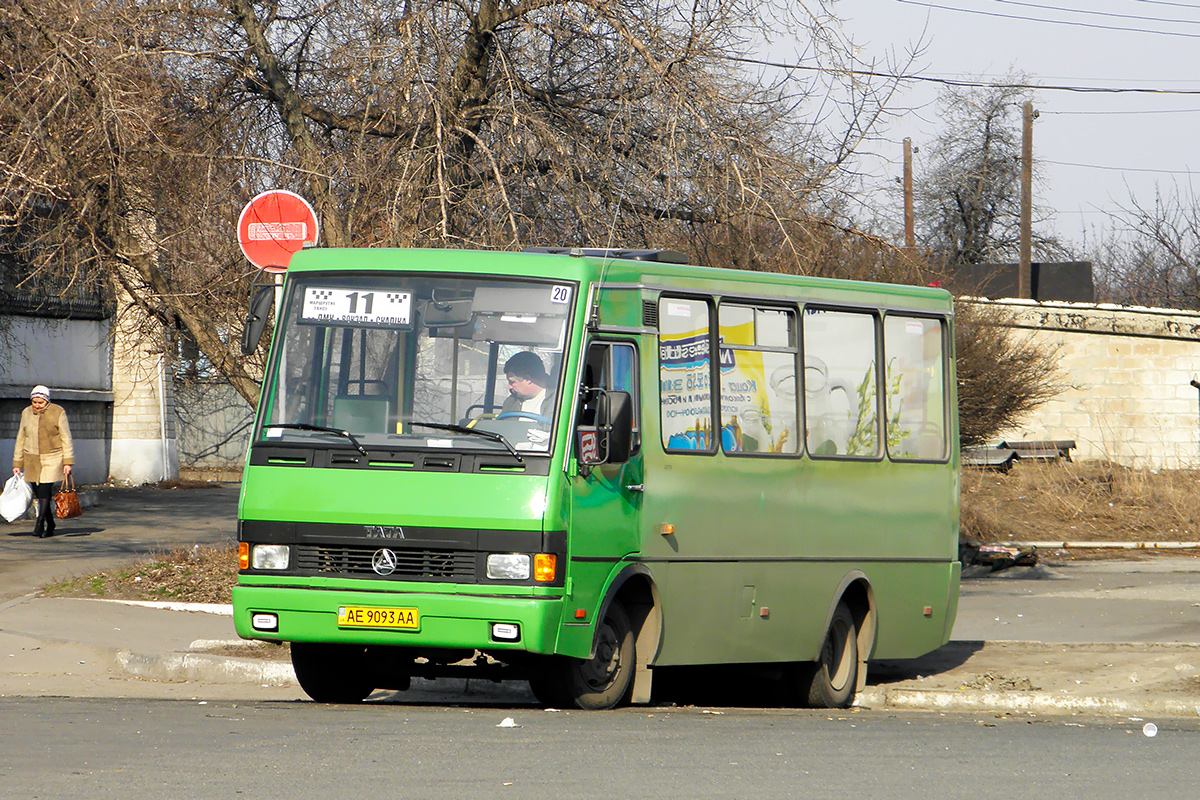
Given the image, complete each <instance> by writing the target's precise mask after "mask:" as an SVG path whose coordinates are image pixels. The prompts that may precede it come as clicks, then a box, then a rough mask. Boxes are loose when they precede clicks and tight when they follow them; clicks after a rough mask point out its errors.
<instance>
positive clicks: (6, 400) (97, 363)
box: [0, 316, 113, 484]
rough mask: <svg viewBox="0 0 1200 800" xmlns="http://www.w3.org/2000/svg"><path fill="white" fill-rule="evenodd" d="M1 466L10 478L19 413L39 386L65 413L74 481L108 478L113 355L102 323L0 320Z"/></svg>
mask: <svg viewBox="0 0 1200 800" xmlns="http://www.w3.org/2000/svg"><path fill="white" fill-rule="evenodd" d="M0 329H2V332H0V468H2V470H3V474H6V475H7V474H9V470H10V469H11V464H12V454H13V446H14V445H15V444H16V438H17V428H18V426H19V425H20V422H21V411H22V409H24V408H25V407H26V406H28V405H29V390H30V389H32V388H33V387H34V386H35V385H37V384H39V383H42V384H45V385H46V386H48V387H50V390H51V391H50V393H51V399H52V400H53V401H54V402H55V403H58V404H59V405H61V406H62V407H63V408H64V409H65V410H66V412H67V419H68V420H69V422H70V425H71V435H72V439H73V441H74V444H75V479H76V481H77V482H78V483H81V484H87V483H103V482H104V481H105V480H107V479H108V465H109V454H110V448H109V428H110V427H111V419H112V406H113V393H112V377H111V375H112V351H111V348H110V346H109V339H110V335H109V329H110V324H109V322H108V321H107V320H101V321H91V320H58V319H45V318H41V317H25V316H4V317H3V318H0Z"/></svg>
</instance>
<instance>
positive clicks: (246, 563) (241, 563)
mask: <svg viewBox="0 0 1200 800" xmlns="http://www.w3.org/2000/svg"><path fill="white" fill-rule="evenodd" d="M238 569H250V543H249V542H238Z"/></svg>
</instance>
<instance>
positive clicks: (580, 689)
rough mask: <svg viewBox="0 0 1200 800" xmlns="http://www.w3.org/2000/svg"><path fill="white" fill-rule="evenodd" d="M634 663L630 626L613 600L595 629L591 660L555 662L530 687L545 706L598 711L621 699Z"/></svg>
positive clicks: (625, 690)
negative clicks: (594, 642)
mask: <svg viewBox="0 0 1200 800" xmlns="http://www.w3.org/2000/svg"><path fill="white" fill-rule="evenodd" d="M636 663H637V661H636V654H635V651H634V636H633V626H632V625H631V624H630V622H629V615H628V614H626V613H625V609H624V608H622V607H621V604H620V603H619V602H617V601H615V600H614V601H613V603H612V604H611V605H610V606H609V607H608V610H607V611H606V612H605V613H604V619H603V620H601V622H600V625H599V627H598V628H597V630H596V646H595V652H594V653H593V654H592V657H591V658H588V659H580V658H562V659H556V660H555V661H554V662H553V663H552V664H549V665H547V666H546V668H545V669H544V670H543V671H542V672H541V673H539V674H538V675H537V677H535V678H534V679H532V680H531V681H530V685H531V686H532V688H533V692H534V696H535V697H537V699H538V700H539V701H540V702H542V703H543V704H545V705H552V706H553V705H564V706H574V707H576V708H582V709H585V710H589V711H600V710H604V709H608V708H613V707H615V706H616V705H617V704H619V703H620V702H621V701H622V700H624V699H625V696H626V695H627V694H628V693H629V685H630V682H631V681H632V679H633V671H634V667H635V665H636Z"/></svg>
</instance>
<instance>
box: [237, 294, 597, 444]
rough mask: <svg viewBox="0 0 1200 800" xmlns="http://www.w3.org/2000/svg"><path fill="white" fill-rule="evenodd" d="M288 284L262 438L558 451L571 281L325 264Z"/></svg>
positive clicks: (314, 441)
mask: <svg viewBox="0 0 1200 800" xmlns="http://www.w3.org/2000/svg"><path fill="white" fill-rule="evenodd" d="M289 286H290V288H289V290H288V292H287V296H286V298H285V301H284V308H283V313H282V315H281V317H280V319H281V326H282V328H281V333H280V334H279V336H278V338H279V339H280V343H279V346H278V347H277V349H276V351H275V362H274V363H273V364H272V367H271V370H270V372H269V378H268V390H267V392H266V393H265V394H264V413H263V414H262V415H260V419H261V420H262V428H261V430H260V433H259V436H260V439H266V440H271V441H276V442H279V441H285V442H299V441H303V442H304V443H306V444H309V445H325V446H345V445H346V444H347V439H346V437H345V436H344V435H343V433H342V432H346V433H350V434H352V435H353V438H354V440H356V441H358V442H361V444H362V446H363V447H364V448H366V449H367V450H370V449H371V448H372V447H375V448H379V447H389V446H390V447H397V446H401V447H403V446H425V447H439V448H451V449H459V448H461V449H468V450H469V449H483V450H496V449H500V450H509V451H512V450H516V451H522V452H528V453H534V454H537V453H539V452H540V453H548V452H549V451H550V449H551V443H552V441H553V440H552V433H553V422H554V420H555V419H556V418H557V416H558V397H559V395H560V392H559V381H560V373H561V367H562V361H563V352H564V347H565V344H566V339H567V331H568V330H569V323H570V316H571V308H572V306H573V300H574V295H575V291H576V286H575V285H574V284H568V283H550V282H539V281H533V280H497V279H494V278H489V279H480V278H470V277H467V278H464V277H452V276H441V275H428V274H425V275H418V274H413V273H378V274H363V273H360V274H357V275H344V274H339V275H336V276H334V275H323V274H316V273H314V274H302V275H298V276H297V277H296V278H295V279H294V280H292V281H291V282H290V284H289ZM322 429H327V430H322ZM479 434H484V435H479ZM496 434H499V436H497V435H496Z"/></svg>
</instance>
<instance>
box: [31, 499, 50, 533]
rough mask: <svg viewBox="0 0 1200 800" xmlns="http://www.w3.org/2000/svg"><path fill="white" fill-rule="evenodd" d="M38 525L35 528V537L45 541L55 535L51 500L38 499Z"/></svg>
mask: <svg viewBox="0 0 1200 800" xmlns="http://www.w3.org/2000/svg"><path fill="white" fill-rule="evenodd" d="M37 502H38V517H37V524H36V525H34V527H33V535H34V536H36V537H38V538H39V539H45V538H46V537H47V536H49V535H50V534H52V533H54V517H53V516H52V515H53V514H54V510H53V509H51V508H50V498H48V497H47V498H42V497H39V498H38V501H37Z"/></svg>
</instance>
